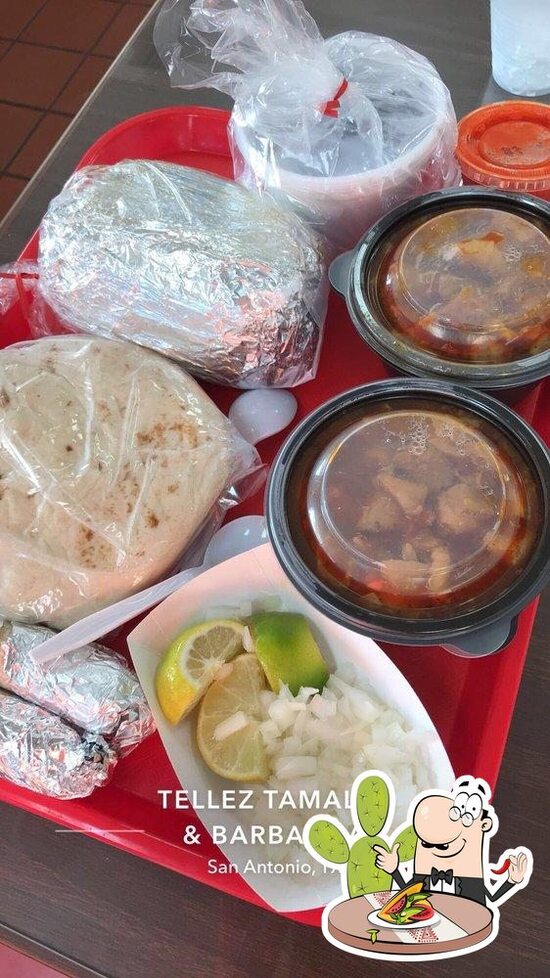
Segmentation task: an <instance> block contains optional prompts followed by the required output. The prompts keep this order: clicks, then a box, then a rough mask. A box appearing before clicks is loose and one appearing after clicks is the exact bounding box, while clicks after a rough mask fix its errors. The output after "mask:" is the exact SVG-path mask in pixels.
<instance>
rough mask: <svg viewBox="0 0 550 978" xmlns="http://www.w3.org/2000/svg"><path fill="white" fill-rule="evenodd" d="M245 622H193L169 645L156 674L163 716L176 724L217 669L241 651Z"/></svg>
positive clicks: (193, 704) (156, 687) (198, 696)
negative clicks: (195, 623) (197, 623)
mask: <svg viewBox="0 0 550 978" xmlns="http://www.w3.org/2000/svg"><path fill="white" fill-rule="evenodd" d="M243 631H244V625H242V624H241V622H239V621H231V620H229V619H224V618H220V619H217V620H214V621H206V622H202V623H201V624H200V625H193V626H192V627H191V628H187V629H186V630H185V631H184V632H181V634H180V635H178V636H177V638H175V639H174V641H173V642H172V644H171V645H170V646H169V647H168V649H167V650H166V652H165V653H164V656H163V658H162V660H161V662H160V663H159V666H158V668H157V672H156V675H155V690H156V693H157V697H158V701H159V703H160V707H161V710H162V712H163V713H164V716H165V717H166V719H167V720H169V721H170V723H179V721H180V720H181V719H182V718H183V717H184V716H186V715H187V714H188V713H189V711H190V710H192V709H193V707H194V706H195V704H196V703H197V701H198V700H199V699H200V697H201V696H202V694H203V693H204V690H205V689H206V688H207V686H209V685H210V683H211V682H212V680H213V679H214V677H215V675H216V673H217V671H218V669H219V668H220V666H222V665H223V663H224V662H227V660H228V659H231V658H232V657H233V656H234V655H236V654H237V652H240V651H241V650H242V640H243Z"/></svg>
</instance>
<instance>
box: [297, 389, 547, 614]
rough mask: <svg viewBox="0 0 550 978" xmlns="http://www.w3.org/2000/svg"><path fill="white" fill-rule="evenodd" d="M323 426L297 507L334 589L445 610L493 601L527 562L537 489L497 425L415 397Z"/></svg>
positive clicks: (308, 542) (395, 605) (364, 600)
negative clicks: (414, 398)
mask: <svg viewBox="0 0 550 978" xmlns="http://www.w3.org/2000/svg"><path fill="white" fill-rule="evenodd" d="M325 436H326V437H325V440H324V445H321V444H320V443H319V441H318V440H317V445H316V448H315V452H314V454H313V455H312V458H311V463H310V468H309V475H306V479H307V482H306V485H307V489H306V490H305V492H304V494H303V499H302V501H301V502H300V503H299V506H300V507H301V527H302V530H303V531H304V532H303V534H302V536H303V540H304V544H305V547H306V548H307V551H308V553H309V555H310V556H309V557H307V555H306V553H305V550H304V556H305V557H306V560H307V561H308V562H309V563H310V564H311V563H312V558H313V561H314V564H312V566H314V567H315V574H316V575H317V576H318V577H321V579H324V581H325V583H328V584H329V586H330V587H331V588H332V589H333V590H336V591H337V592H339V593H342V594H344V595H346V594H347V596H348V597H352V599H353V600H354V601H355V602H356V603H357V602H359V603H361V604H362V605H364V606H366V607H369V608H371V609H373V610H377V611H380V612H382V613H386V614H399V615H402V614H403V613H406V614H408V615H410V616H411V617H419V618H422V617H424V618H426V617H429V618H432V619H438V618H446V617H448V616H449V614H450V613H451V614H452V613H455V612H458V611H460V610H464V611H471V610H475V609H476V608H477V607H479V606H482V605H485V604H486V603H487V601H488V599H490V598H491V597H492V596H495V595H496V594H501V593H502V592H503V591H504V590H505V588H506V587H507V586H509V585H510V584H511V583H512V582H513V580H515V578H516V577H517V575H518V574H519V573H521V571H522V570H523V569H524V567H525V565H526V562H527V561H528V559H529V557H530V556H531V554H532V553H533V550H534V548H535V545H536V540H537V533H538V527H539V523H540V519H541V515H540V514H541V507H540V501H539V497H538V489H537V488H536V487H535V482H534V480H533V477H532V475H531V473H530V470H529V468H528V466H527V464H526V462H525V461H524V459H523V457H522V456H520V455H519V453H518V452H516V450H515V449H514V448H513V447H512V445H511V443H510V442H509V441H508V440H507V439H505V437H504V436H503V435H502V434H501V433H500V432H499V430H498V429H497V428H493V426H492V425H491V424H489V423H488V422H484V421H482V420H481V419H480V418H478V417H477V416H474V415H470V414H469V413H468V412H463V411H461V410H458V409H455V408H451V407H449V408H447V407H445V406H442V407H441V408H439V407H438V406H436V405H434V403H433V402H432V401H426V402H424V401H411V402H410V406H409V402H406V404H405V405H404V406H403V407H402V408H391V407H388V406H387V405H386V406H384V405H383V404H382V405H378V404H377V405H373V406H372V407H371V408H370V410H369V412H368V413H366V414H365V412H364V411H363V416H362V417H359V418H355V419H353V418H350V416H349V415H347V416H346V418H345V419H341V421H340V427H339V430H338V425H337V424H336V426H335V423H334V422H333V423H332V424H331V426H328V428H327V431H326V432H325ZM350 592H351V595H350Z"/></svg>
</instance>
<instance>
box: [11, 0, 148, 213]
mask: <svg viewBox="0 0 550 978" xmlns="http://www.w3.org/2000/svg"><path fill="white" fill-rule="evenodd" d="M153 2H154V0H135V2H134V0H0V220H1V219H2V217H3V216H4V214H5V213H6V212H7V211H8V210H9V208H10V207H11V205H12V204H13V203H14V201H15V200H16V199H17V197H18V196H19V194H20V193H21V191H22V190H23V188H24V186H25V184H26V183H27V181H28V180H29V179H30V178H31V177H32V175H33V174H34V173H35V172H36V170H37V169H38V167H39V166H40V164H41V162H42V160H44V159H45V157H46V156H47V155H48V153H49V152H50V150H51V149H52V148H53V146H54V145H55V143H56V142H57V140H58V139H59V137H60V136H61V135H62V133H63V132H64V130H65V129H66V127H67V126H68V124H69V123H70V121H71V119H72V117H73V116H74V115H75V114H76V113H77V112H78V110H79V108H80V106H81V105H82V104H83V103H84V102H85V100H86V99H87V97H88V95H89V94H90V92H91V91H92V90H93V89H94V88H95V87H96V85H97V84H98V82H99V80H100V78H101V77H102V76H103V75H104V74H105V72H106V70H107V68H108V67H109V65H110V64H111V62H112V60H113V59H114V58H115V57H116V55H117V54H118V53H119V51H120V50H121V48H122V47H123V46H124V44H125V43H126V41H127V40H128V38H129V37H130V35H131V34H132V33H133V32H134V30H135V29H136V27H137V26H138V24H139V23H140V22H141V21H142V20H143V17H144V16H145V14H146V13H147V11H148V10H149V8H150V7H151V6H152V4H153Z"/></svg>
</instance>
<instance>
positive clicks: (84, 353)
mask: <svg viewBox="0 0 550 978" xmlns="http://www.w3.org/2000/svg"><path fill="white" fill-rule="evenodd" d="M0 404H1V406H2V411H1V413H0V615H2V616H5V617H6V618H10V619H13V620H15V621H22V622H29V623H43V624H48V625H52V626H54V627H57V628H60V627H64V626H66V625H68V624H71V623H72V622H74V621H76V620H79V619H80V618H82V617H83V616H84V615H87V614H90V613H92V612H93V611H96V610H98V609H99V608H102V607H105V606H107V605H109V604H111V603H112V602H114V601H117V600H119V599H120V598H123V597H125V596H126V595H129V594H132V593H134V592H135V591H138V590H141V589H142V588H144V587H146V586H147V585H148V584H151V583H153V582H154V581H156V580H158V579H160V578H162V577H164V576H166V575H168V574H169V573H171V572H172V571H173V570H174V569H175V568H176V567H178V566H181V561H182V557H183V556H184V555H185V560H186V562H190V563H192V562H193V561H196V544H197V541H201V544H202V546H204V540H205V538H206V539H207V538H208V533H210V532H212V530H213V529H214V528H215V527H216V526H217V525H219V522H220V521H221V518H222V516H223V513H224V511H225V510H226V509H227V508H228V507H230V506H233V505H235V504H236V503H237V502H239V501H240V499H241V498H243V496H245V495H247V494H248V492H251V491H253V490H255V489H256V488H257V487H258V485H259V482H260V480H261V479H262V478H263V471H262V469H261V463H260V459H259V456H258V454H257V452H256V450H255V449H254V448H253V447H252V446H251V445H250V444H249V443H248V442H246V441H245V440H244V439H243V438H242V437H241V436H240V435H239V434H238V433H237V431H236V430H235V428H234V427H233V425H232V424H231V423H230V422H229V421H228V419H227V418H226V417H225V416H224V415H223V414H222V413H221V412H220V411H219V410H218V408H217V407H216V406H215V405H214V404H213V402H212V401H211V400H210V398H209V397H208V396H207V395H206V394H205V393H204V391H203V390H202V389H201V388H200V387H199V386H198V385H197V384H196V383H195V381H194V380H193V379H192V378H191V377H189V376H188V375H187V374H186V373H185V372H184V371H183V370H182V369H181V368H180V367H179V366H177V365H176V364H173V363H171V362H170V361H168V360H166V359H165V358H163V357H160V356H158V355H157V354H155V353H152V352H151V351H149V350H143V349H141V348H140V347H138V346H135V345H133V344H130V343H120V342H115V341H109V340H102V339H100V340H97V339H90V338H86V337H76V336H64V337H56V338H47V339H46V338H44V339H40V340H35V341H31V342H27V343H20V344H16V345H14V346H9V347H7V348H6V349H4V350H2V351H0Z"/></svg>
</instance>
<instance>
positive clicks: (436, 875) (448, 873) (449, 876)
mask: <svg viewBox="0 0 550 978" xmlns="http://www.w3.org/2000/svg"><path fill="white" fill-rule="evenodd" d="M431 880H432V886H435V884H436V883H438V882H439V880H441V881H442V882H445V883H452V882H453V871H452V869H447V870H443V869H436V868H435V866H432V876H431Z"/></svg>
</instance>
